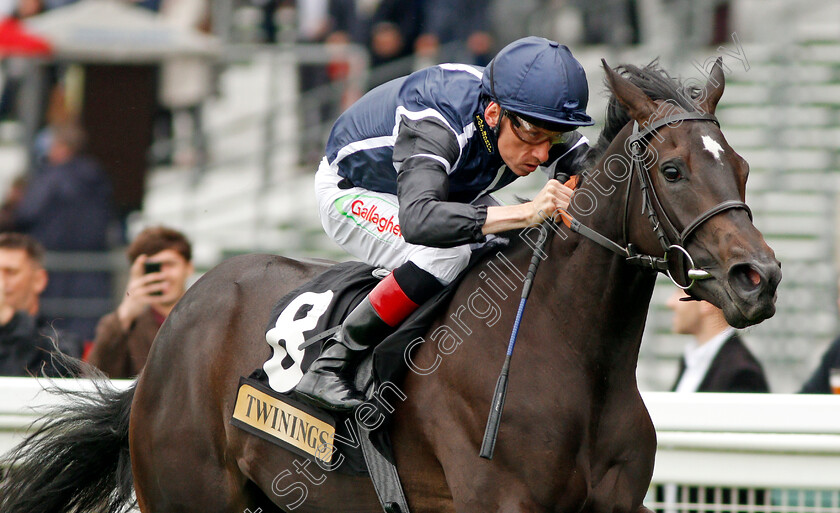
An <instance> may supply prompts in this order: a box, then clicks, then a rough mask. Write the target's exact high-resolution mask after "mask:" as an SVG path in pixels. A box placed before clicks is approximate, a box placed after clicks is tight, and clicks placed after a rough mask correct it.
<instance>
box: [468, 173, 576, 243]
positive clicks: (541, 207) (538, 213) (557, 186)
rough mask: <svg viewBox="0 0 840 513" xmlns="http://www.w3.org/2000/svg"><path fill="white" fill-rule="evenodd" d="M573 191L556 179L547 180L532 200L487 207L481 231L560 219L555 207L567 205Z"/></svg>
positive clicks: (502, 230) (493, 230)
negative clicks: (551, 218) (552, 217)
mask: <svg viewBox="0 0 840 513" xmlns="http://www.w3.org/2000/svg"><path fill="white" fill-rule="evenodd" d="M573 192H574V191H573V190H572V189H570V188H568V187H566V186H565V185H563V184H561V183H560V182H558V181H557V180H554V179H551V180H549V181H548V182H547V183H546V184H545V186H544V187H543V188H542V190H541V191H540V192H539V194H537V197H536V198H534V199H533V201H529V202H527V203H521V204H518V205H500V206H492V207H487V219H485V221H484V226H482V227H481V232H482V233H484V234H485V235H487V234H490V233H500V232H504V231H507V230H515V229H518V228H527V227H529V226H534V225H536V224H539V223H542V222H543V221H545V220H546V219H548V218H549V217H551V216H554V219H555V220H559V219H560V214H559V213H558V212H557V209H558V208H560V209H564V210H565V209H566V208H568V207H569V201H571V198H572V193H573Z"/></svg>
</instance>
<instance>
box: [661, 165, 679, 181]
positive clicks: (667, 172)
mask: <svg viewBox="0 0 840 513" xmlns="http://www.w3.org/2000/svg"><path fill="white" fill-rule="evenodd" d="M662 176H664V177H665V179H666V180H668V181H669V182H676V181H677V180H679V179H680V177H681V175H680V170H679V169H677V168H676V167H674V166H665V167H663V168H662Z"/></svg>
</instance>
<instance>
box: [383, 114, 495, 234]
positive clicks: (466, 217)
mask: <svg viewBox="0 0 840 513" xmlns="http://www.w3.org/2000/svg"><path fill="white" fill-rule="evenodd" d="M460 151H461V150H460V148H459V146H458V141H457V139H455V135H454V134H453V133H452V131H451V130H450V129H449V128H448V127H446V126H444V125H443V123H441V122H440V121H438V120H436V119H429V118H424V119H421V120H417V121H415V120H408V119H404V120H403V121H402V123H401V126H400V131H399V134H398V135H397V141H396V143H395V144H394V164H395V165H396V166H397V169H398V171H397V197H398V199H399V204H400V213H399V217H400V230H401V232H402V235H403V237H404V238H405V240H406V242H410V243H412V244H419V245H423V246H431V247H438V248H446V247H453V246H460V245H461V244H468V243H471V242H481V241H483V240H484V234H483V233H482V232H481V228H482V226H484V220H485V219H486V217H487V206H485V205H470V204H467V203H456V202H452V201H447V199H448V198H449V175H448V174H447V170H448V169H449V168H450V167H451V166H452V165H453V164H454V163H455V162H456V161H457V160H458V156H459V154H460Z"/></svg>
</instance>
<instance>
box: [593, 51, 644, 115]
mask: <svg viewBox="0 0 840 513" xmlns="http://www.w3.org/2000/svg"><path fill="white" fill-rule="evenodd" d="M601 64H603V65H604V71H605V72H606V74H607V83H608V84H609V86H610V90H611V91H612V92H613V94H614V95H615V97H616V98H617V99H618V101H620V102H621V104H622V105H624V106H625V107H626V108H627V111H628V112H629V113H630V117H632V118H633V119H635V120H636V121H638V122H639V124H640V125H642V126H644V125H645V124H646V123H647V122H649V121H650V120H651V119H652V118H653V116H654V114H655V113H656V104H655V103H653V100H651V99H650V98H649V97H648V95H646V94H645V93H644V91H642V90H641V89H639V88H638V87H637V86H636V85H635V84H633V83H632V82H630V81H629V80H627V79H626V78H624V77H622V76H621V75H620V74H618V73H616V72H615V71H613V69H612V68H610V67H609V65H608V64H607V61H605V60H604V59H601Z"/></svg>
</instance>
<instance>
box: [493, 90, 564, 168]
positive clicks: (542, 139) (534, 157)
mask: <svg viewBox="0 0 840 513" xmlns="http://www.w3.org/2000/svg"><path fill="white" fill-rule="evenodd" d="M484 119H485V120H487V124H488V125H489V126H491V127H496V126H498V125H499V123H501V127H500V129H499V137H498V140H497V141H496V146H497V147H498V149H499V156H501V157H502V160H504V161H505V164H507V167H508V168H509V169H510V170H511V171H513V172H514V173H516V174H517V175H519V176H527V175H529V174H531V173H533V172H534V171H535V170H536V169H537V166H539V165H540V164H542V163H543V162H545V161H546V160H548V151H549V150H550V149H551V146H552V144H554V143H556V142H557V141H558V140H559V138H560V135H561V134H562V132H551V131H549V130H545V129H543V128H539V127H536V126H533V125H530V124H529V125H528V126H525V123H523V122H522V121H521V120H519V119H516V118H514V119H511V116H504V115H502V109H501V107H499V105H498V104H496V103H495V102H490V105H488V106H487V109H486V110H485V111H484ZM517 124H518V125H519V126H517Z"/></svg>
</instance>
